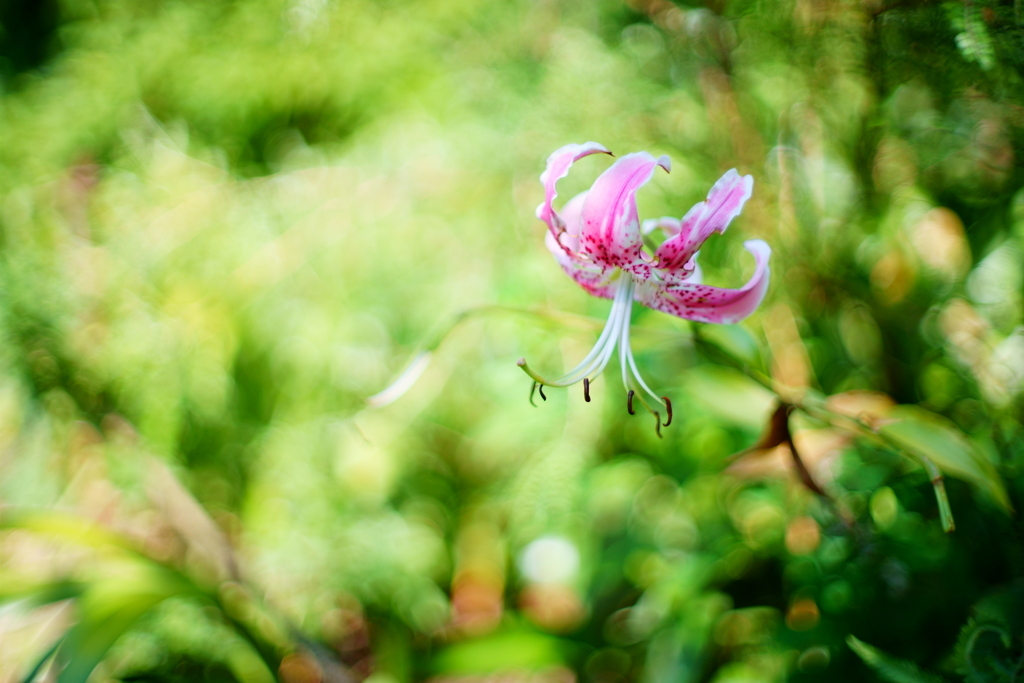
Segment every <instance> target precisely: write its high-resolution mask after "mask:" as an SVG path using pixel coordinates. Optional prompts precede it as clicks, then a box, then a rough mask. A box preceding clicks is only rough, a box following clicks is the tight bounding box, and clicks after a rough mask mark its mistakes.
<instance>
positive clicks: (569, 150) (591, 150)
mask: <svg viewBox="0 0 1024 683" xmlns="http://www.w3.org/2000/svg"><path fill="white" fill-rule="evenodd" d="M597 153H603V154H611V152H609V151H608V150H607V149H606V148H605V146H604V145H600V144H598V143H596V142H585V143H583V144H582V145H577V144H572V145H566V146H565V147H561V148H559V149H556V150H555V151H554V152H552V153H551V156H549V157H548V162H547V167H546V168H545V169H544V172H543V173H541V174H540V182H541V184H543V185H544V201H543V202H541V204H540V206H538V207H537V218H539V219H541V220H542V221H544V222H545V223H547V224H548V230H550V231H551V234H552V235H554V236H555V237H556V238H557V237H558V236H559V234H560V233H562V232H563V231H564V230H565V222H564V221H563V220H562V217H561V216H559V215H558V213H557V212H556V211H555V207H554V206H553V202H554V201H555V197H557V196H558V191H557V190H556V189H555V184H556V183H557V182H558V181H559V180H561V179H562V178H564V177H565V176H566V175H567V174H568V173H569V169H570V168H572V165H573V162H575V161H577V160H579V159H582V158H583V157H585V156H588V155H590V154H597Z"/></svg>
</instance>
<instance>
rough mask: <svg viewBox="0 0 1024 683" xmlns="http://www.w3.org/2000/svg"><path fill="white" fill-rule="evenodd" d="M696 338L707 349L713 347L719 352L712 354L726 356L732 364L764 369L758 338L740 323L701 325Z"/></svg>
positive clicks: (698, 327)
mask: <svg viewBox="0 0 1024 683" xmlns="http://www.w3.org/2000/svg"><path fill="white" fill-rule="evenodd" d="M695 338H696V340H697V341H698V343H703V344H702V345H703V346H704V350H705V351H709V350H711V349H709V348H708V347H713V349H714V351H717V354H712V355H719V354H720V355H723V356H725V359H726V360H727V361H731V362H729V364H730V365H734V366H736V367H738V368H743V367H752V368H755V369H757V370H763V369H764V363H763V361H762V359H761V348H760V346H759V345H758V343H757V340H756V339H754V337H753V336H752V335H751V334H750V333H749V332H747V330H746V329H745V328H743V327H741V326H740V325H699V326H697V331H696V334H695Z"/></svg>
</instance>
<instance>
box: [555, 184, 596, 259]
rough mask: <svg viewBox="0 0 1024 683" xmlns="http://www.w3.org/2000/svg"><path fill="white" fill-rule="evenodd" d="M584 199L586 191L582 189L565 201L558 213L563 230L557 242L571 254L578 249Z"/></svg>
mask: <svg viewBox="0 0 1024 683" xmlns="http://www.w3.org/2000/svg"><path fill="white" fill-rule="evenodd" d="M586 199H587V191H586V190H584V191H583V192H580V193H579V194H578V195H576V196H575V197H573V198H572V199H570V200H569V201H567V202H566V203H565V206H563V207H562V210H561V211H560V212H559V214H558V215H559V216H561V218H562V221H563V223H564V224H565V232H563V233H561V234H560V235H559V236H558V242H559V244H561V245H562V247H563V248H565V249H568V250H569V251H571V252H572V253H573V254H576V253H578V252H579V250H580V213H581V212H582V211H583V202H584V201H586ZM549 234H550V233H549Z"/></svg>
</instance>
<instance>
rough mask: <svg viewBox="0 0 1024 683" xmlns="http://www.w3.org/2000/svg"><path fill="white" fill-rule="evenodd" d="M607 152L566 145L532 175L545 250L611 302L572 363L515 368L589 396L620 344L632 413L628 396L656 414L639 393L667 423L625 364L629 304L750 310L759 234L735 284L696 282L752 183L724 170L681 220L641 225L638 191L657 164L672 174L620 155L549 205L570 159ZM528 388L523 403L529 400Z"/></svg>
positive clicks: (734, 313)
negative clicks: (653, 240) (559, 371)
mask: <svg viewBox="0 0 1024 683" xmlns="http://www.w3.org/2000/svg"><path fill="white" fill-rule="evenodd" d="M598 152H600V153H603V154H611V152H609V151H608V150H607V149H606V148H605V147H604V146H603V145H599V144H598V143H596V142H587V143H585V144H582V145H576V144H573V145H566V146H565V147H562V148H561V149H558V150H556V151H555V152H554V153H553V154H552V155H551V156H550V157H548V161H547V168H546V169H545V171H544V173H542V174H541V176H540V181H541V183H542V184H543V185H544V202H543V203H541V205H540V206H538V207H537V217H538V218H540V219H541V220H542V221H544V222H545V223H547V226H548V232H547V235H546V237H545V241H546V243H547V246H548V249H549V250H550V251H551V253H552V255H554V257H555V260H556V261H558V264H559V265H560V266H562V269H563V270H564V271H565V272H566V274H568V275H569V277H571V278H572V279H574V280H575V281H576V282H577V283H579V284H580V286H582V287H583V288H584V289H585V290H587V291H588V292H589V293H591V294H593V295H594V296H599V297H602V298H605V299H611V300H612V309H611V313H610V314H609V316H608V322H607V323H606V324H605V327H604V331H603V332H601V336H600V337H599V338H598V340H597V344H595V345H594V348H593V350H591V352H590V353H589V354H587V356H586V358H584V359H583V360H582V361H581V362H580V364H579V365H577V366H576V367H575V368H573V369H572V370H570V371H569V372H568V373H566V374H565V375H564V376H562V377H559V378H558V379H554V380H548V379H544V378H543V377H541V376H540V375H538V374H537V373H535V372H534V371H533V370H531V369H530V367H529V365H527V363H526V360H525V359H522V358H521V359H519V363H518V364H519V366H520V367H522V368H523V370H525V371H526V373H527V374H528V375H529V376H530V377H531V378H532V379H533V381H534V385H533V388H534V389H536V388H537V387H538V386H539V387H540V392H541V397H542V398H545V399H546V397H545V396H544V389H543V387H544V386H552V387H567V386H570V385H572V384H576V383H577V382H581V381H582V382H583V394H584V397H585V399H586V400H587V401H589V400H590V382H591V381H592V380H594V379H596V378H597V376H598V375H600V374H601V372H602V371H604V369H605V367H606V366H607V365H608V362H609V361H610V360H611V357H612V355H613V354H614V352H615V348H616V346H618V349H619V363H620V365H621V367H622V384H623V386H624V387H625V388H626V389H627V390H628V394H627V408H628V410H629V413H630V414H631V415H632V414H633V398H634V396H635V397H637V398H639V399H640V401H641V403H643V405H644V407H645V408H647V410H649V411H650V412H651V413H652V414H653V415H654V416H655V418H656V419H657V421H658V433H659V436H660V433H661V432H660V429H661V426H662V423H661V413H660V411H659V410H658V409H655V408H654V407H652V405H651V404H649V403H648V402H647V400H646V399H645V398H644V394H646V395H647V396H648V397H649V398H650V399H651V400H652V402H653V404H655V405H659V406H662V407H663V408H664V410H665V413H666V416H667V419H666V420H665V423H664V425H665V426H668V425H669V424H670V423H671V422H672V403H671V402H670V401H669V399H668V398H666V397H664V396H659V395H658V394H656V393H654V391H652V390H651V388H650V387H649V386H648V385H647V383H646V382H644V379H643V377H641V376H640V371H639V370H638V369H637V366H636V361H635V360H633V352H632V350H631V349H630V345H629V326H630V315H631V313H632V310H633V302H634V301H638V302H639V303H641V304H643V305H644V306H647V307H648V308H653V309H655V310H658V311H662V312H664V313H669V314H671V315H674V316H678V317H680V318H686V319H687V320H694V321H697V322H703V323H735V322H738V321H740V320H742V319H744V318H746V317H747V316H748V315H750V314H751V313H753V312H754V310H755V309H757V307H758V305H759V304H760V303H761V301H762V300H763V299H764V296H765V293H766V292H767V291H768V279H769V269H768V258H769V256H770V255H771V248H770V247H769V246H768V245H767V244H766V243H765V242H764V241H762V240H748V241H747V242H744V245H743V246H745V247H746V248H747V250H748V251H749V252H750V253H752V254H753V255H754V259H755V261H756V264H757V266H756V269H755V270H754V274H753V276H752V277H751V278H750V281H749V282H747V284H745V285H744V286H743V287H741V288H739V289H723V288H721V287H710V286H708V285H704V284H701V271H700V267H699V266H698V265H697V254H698V250H699V249H700V247H701V245H702V244H704V241H705V240H707V239H708V238H709V237H710V236H711V235H712V234H713V233H716V232H717V233H724V232H725V229H726V228H727V227H729V223H730V222H732V219H733V218H735V217H736V216H738V215H739V214H740V211H742V210H743V205H744V204H745V203H746V201H747V200H748V199H749V198H750V194H751V192H752V190H753V186H754V179H753V178H752V177H751V176H749V175H748V176H740V175H739V174H738V173H737V172H736V170H735V169H732V170H730V171H727V172H726V173H725V175H723V176H722V177H721V178H720V179H719V180H718V182H716V183H715V185H714V187H712V188H711V191H710V192H709V193H708V197H707V199H706V200H705V201H703V202H701V203H699V204H697V205H696V206H694V207H693V208H692V209H690V210H689V211H688V212H687V214H686V215H685V216H683V217H682V219H676V218H668V217H665V218H659V219H653V220H647V221H644V223H643V226H642V228H641V225H640V222H639V218H638V216H637V210H636V191H637V190H638V189H640V187H642V186H643V185H644V184H645V183H646V182H647V181H648V180H650V179H651V176H652V175H653V174H654V169H655V168H656V167H658V166H660V167H661V168H663V169H664V170H665V171H666V172H668V171H670V170H671V162H670V161H669V158H668V157H667V156H662V157H661V158H659V159H655V158H654V157H653V156H651V155H650V154H648V153H647V152H637V153H635V154H628V155H626V156H624V157H622V158H621V159H619V160H618V161H616V162H615V163H614V164H613V165H612V166H611V168H609V169H608V170H607V171H605V172H604V173H602V174H601V176H600V177H599V178H598V179H597V180H596V181H595V182H594V184H593V186H592V187H591V188H590V190H588V191H586V192H583V193H581V194H579V195H577V196H575V197H573V198H572V199H570V200H569V201H568V202H566V204H565V206H563V207H562V209H561V211H555V208H554V206H553V202H554V200H555V197H556V196H557V194H558V193H557V191H556V189H555V184H556V183H557V182H558V181H559V180H560V179H561V178H564V177H565V176H566V175H567V174H568V172H569V169H570V167H571V166H572V165H573V163H574V162H575V161H577V160H579V159H582V158H583V157H585V156H589V155H591V154H596V153H598ZM656 228H661V229H662V230H663V231H664V232H665V234H666V239H665V241H664V242H662V243H661V246H659V247H657V248H656V249H653V251H654V253H653V255H651V254H648V253H646V252H645V251H644V249H643V247H644V238H645V237H646V235H648V234H649V233H650V232H652V231H653V230H655V229H656ZM532 396H533V394H532V391H531V399H532Z"/></svg>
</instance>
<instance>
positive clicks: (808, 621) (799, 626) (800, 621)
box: [786, 598, 821, 631]
mask: <svg viewBox="0 0 1024 683" xmlns="http://www.w3.org/2000/svg"><path fill="white" fill-rule="evenodd" d="M820 620H821V613H820V612H819V611H818V604H817V603H816V602H814V600H811V599H810V598H801V599H800V600H797V601H796V602H794V603H793V605H792V606H791V607H790V608H789V612H788V613H787V614H786V626H788V627H790V628H791V629H793V630H794V631H810V630H811V629H812V628H814V627H815V626H817V625H818V621H820Z"/></svg>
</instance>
